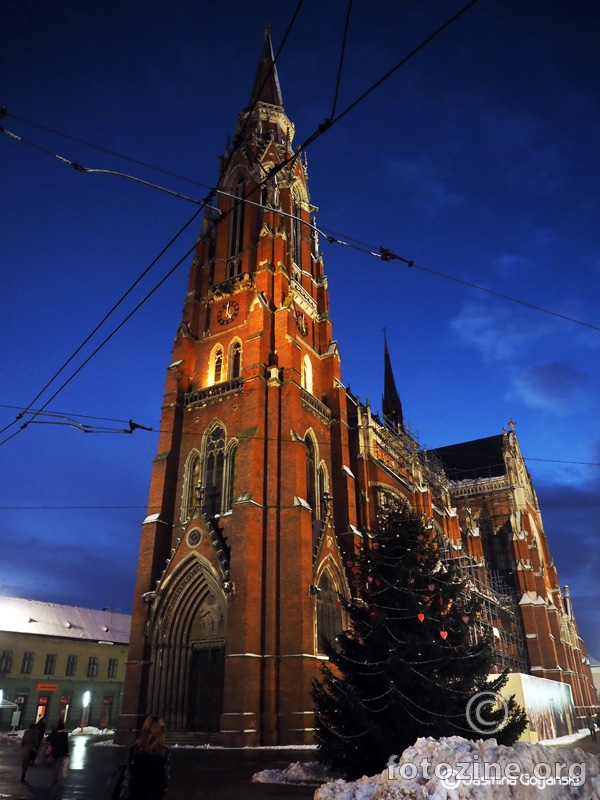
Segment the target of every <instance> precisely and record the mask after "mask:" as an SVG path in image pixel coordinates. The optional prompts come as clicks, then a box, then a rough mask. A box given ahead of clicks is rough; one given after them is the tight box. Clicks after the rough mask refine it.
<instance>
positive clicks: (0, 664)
mask: <svg viewBox="0 0 600 800" xmlns="http://www.w3.org/2000/svg"><path fill="white" fill-rule="evenodd" d="M12 656H13V651H12V650H2V651H0V672H10V670H11V667H12Z"/></svg>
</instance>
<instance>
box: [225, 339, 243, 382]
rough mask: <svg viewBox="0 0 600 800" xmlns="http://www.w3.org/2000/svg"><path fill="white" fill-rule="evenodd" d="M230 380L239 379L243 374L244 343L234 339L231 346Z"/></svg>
mask: <svg viewBox="0 0 600 800" xmlns="http://www.w3.org/2000/svg"><path fill="white" fill-rule="evenodd" d="M228 360H229V380H230V381H232V380H234V378H239V377H240V376H241V374H242V343H241V342H240V340H239V339H234V340H233V342H232V343H231V344H230V345H229V359H228Z"/></svg>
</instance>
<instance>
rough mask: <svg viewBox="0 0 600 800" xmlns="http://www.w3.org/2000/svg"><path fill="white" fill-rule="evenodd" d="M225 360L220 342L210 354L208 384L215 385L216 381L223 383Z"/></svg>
mask: <svg viewBox="0 0 600 800" xmlns="http://www.w3.org/2000/svg"><path fill="white" fill-rule="evenodd" d="M223 361H224V353H223V348H222V347H221V345H220V344H218V345H217V346H216V347H215V348H213V351H212V353H211V354H210V360H209V366H208V385H209V386H214V385H215V383H221V381H222V380H223V377H224V376H223Z"/></svg>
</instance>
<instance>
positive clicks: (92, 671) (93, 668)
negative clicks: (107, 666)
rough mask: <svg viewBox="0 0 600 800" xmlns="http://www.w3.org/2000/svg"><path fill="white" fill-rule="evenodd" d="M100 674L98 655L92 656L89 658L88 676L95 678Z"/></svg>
mask: <svg viewBox="0 0 600 800" xmlns="http://www.w3.org/2000/svg"><path fill="white" fill-rule="evenodd" d="M97 674H98V659H97V658H96V656H90V657H89V659H88V668H87V676H88V678H95V677H96V675H97Z"/></svg>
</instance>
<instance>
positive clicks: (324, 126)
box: [269, 0, 478, 176]
mask: <svg viewBox="0 0 600 800" xmlns="http://www.w3.org/2000/svg"><path fill="white" fill-rule="evenodd" d="M477 2H478V0H470V2H469V3H467V5H466V6H463V8H461V9H460V10H459V11H457V13H456V14H454V16H452V17H450V19H448V20H446V22H444V24H443V25H440V27H439V28H437V29H436V30H435V31H434V32H433V33H432V34H430V35H429V36H428V37H427V38H426V39H424V40H423V41H422V42H421V43H420V44H419V45H417V46H416V47H415V48H414V49H413V50H411V51H410V53H408V55H406V56H404V58H402V59H400V61H399V62H398V63H397V64H395V66H393V67H392V68H391V69H390V70H388V71H387V72H386V73H385V75H382V76H381V78H379V80H377V81H375V83H374V84H372V85H371V86H370V87H369V88H368V89H367V90H366V91H364V92H363V93H362V94H361V95H360V96H359V97H357V98H356V100H354V101H353V102H352V103H350V105H349V106H347V107H346V108H345V109H344V111H341V112H340V113H339V114H338V115H337V116H336V117H328V118H327V119H325V120H324V121H323V122H321V123H320V125H319V126H318V128H317V130H316V131H315V132H314V133H313V134H312V135H311V136H309V137H308V139H306V140H305V141H304V142H303V143H302V144H301V145H300V146H299V147H298V148H297V150H296V152H295V153H294V155H293V156H292V157H290V158H287V159H285V160H284V161H282V162H281V164H278V165H277V166H276V167H273V168H272V169H271V170H270V172H269V174H270V175H271V176H274V175H276V174H277V173H278V172H280V171H281V170H282V169H283V168H284V167H285V166H287V164H289V163H290V162H291V161H292V160H293V159H295V158H297V157H298V155H299V154H300V153H301V152H303V151H304V150H306V148H307V147H309V145H311V144H312V143H313V142H314V141H316V140H317V139H318V138H319V137H320V136H322V135H323V134H324V133H325V132H326V131H328V130H330V129H331V128H332V127H333V126H334V125H335V124H337V123H338V122H339V121H340V120H341V119H343V118H344V117H345V116H346V114H349V113H350V111H352V110H353V109H354V108H356V106H357V105H359V103H362V101H363V100H365V99H366V98H367V97H368V96H369V95H370V94H371V93H372V92H374V91H375V89H377V88H378V87H379V86H381V84H382V83H384V82H385V81H386V80H387V79H388V78H390V77H391V76H392V75H393V74H394V73H395V72H397V71H398V70H399V69H400V68H401V67H403V66H404V65H405V64H406V63H407V62H408V61H410V59H411V58H413V57H414V56H416V55H417V53H420V52H421V50H423V48H424V47H426V46H427V45H428V44H429V43H430V42H432V41H433V40H434V39H435V38H436V37H437V36H439V35H440V34H441V33H442V32H443V31H445V30H446V28H448V27H450V25H452V24H453V23H454V22H456V20H457V19H459V17H461V16H462V15H463V14H464V13H465V12H467V11H468V10H469V9H470V8H471V7H472V6H474V5H475V3H477Z"/></svg>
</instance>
